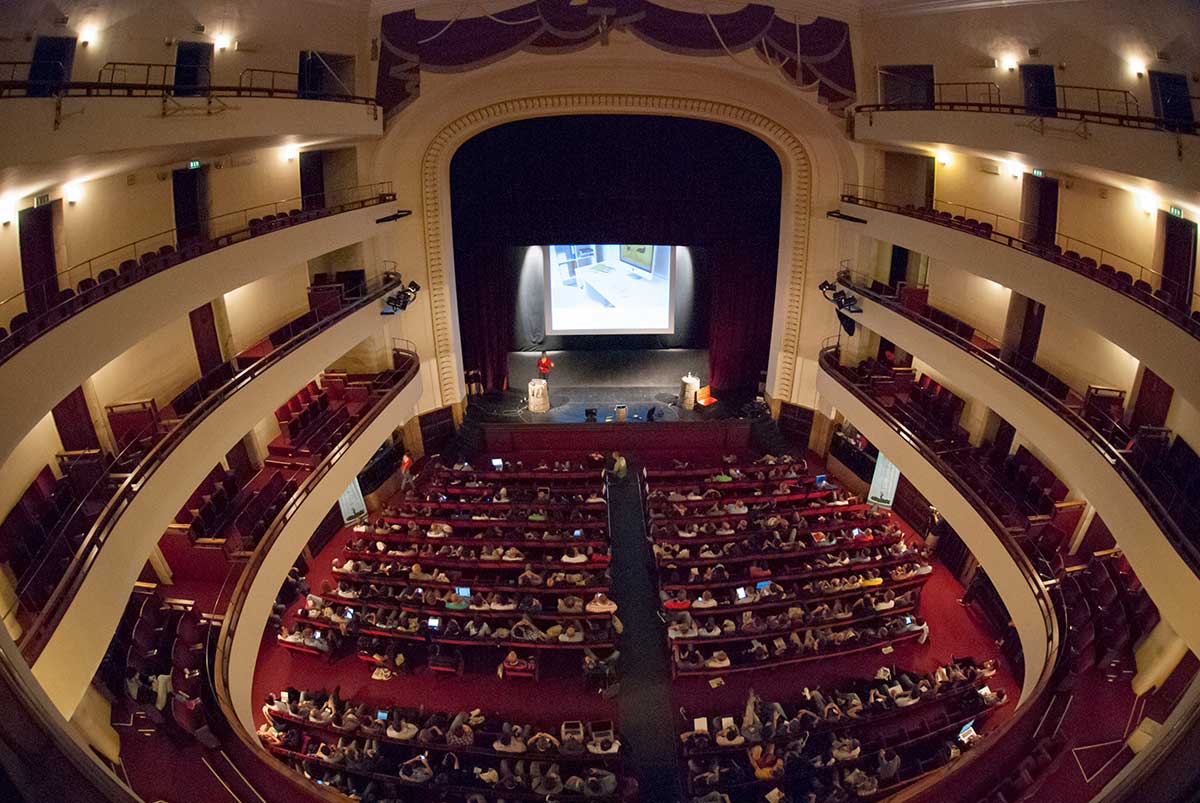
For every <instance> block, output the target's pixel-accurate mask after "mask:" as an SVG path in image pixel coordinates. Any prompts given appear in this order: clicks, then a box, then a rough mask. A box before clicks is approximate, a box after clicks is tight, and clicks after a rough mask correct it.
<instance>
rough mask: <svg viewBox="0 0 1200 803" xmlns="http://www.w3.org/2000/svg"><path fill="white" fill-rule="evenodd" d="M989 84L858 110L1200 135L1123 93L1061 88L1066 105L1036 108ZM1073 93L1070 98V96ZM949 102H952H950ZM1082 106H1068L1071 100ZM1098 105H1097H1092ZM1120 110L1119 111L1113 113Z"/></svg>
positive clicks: (949, 87) (950, 86)
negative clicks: (1149, 112) (978, 115)
mask: <svg viewBox="0 0 1200 803" xmlns="http://www.w3.org/2000/svg"><path fill="white" fill-rule="evenodd" d="M990 87H995V84H989V83H987V82H978V81H977V82H961V81H960V82H950V83H935V84H934V85H933V89H934V99H933V101H932V102H929V103H921V102H910V103H871V104H866V105H862V106H856V107H855V109H854V110H855V112H862V113H864V114H873V113H875V112H892V111H943V112H986V113H990V114H1014V115H1022V116H1030V117H1059V118H1062V119H1065V120H1078V121H1080V122H1085V123H1099V124H1101V125H1113V126H1120V127H1122V128H1139V129H1151V130H1155V131H1171V132H1175V133H1179V134H1193V135H1194V134H1200V122H1198V121H1194V120H1179V119H1173V118H1167V117H1147V116H1144V115H1142V114H1141V113H1140V110H1139V108H1138V106H1137V99H1136V98H1134V97H1133V96H1132V95H1130V94H1129V93H1128V92H1126V91H1125V90H1122V89H1107V88H1104V87H1091V86H1070V85H1067V86H1062V87H1058V88H1057V90H1061V91H1056V96H1057V97H1061V98H1063V100H1062V105H1059V106H1054V107H1050V106H1046V107H1036V106H1033V105H1026V104H1024V103H1020V104H1017V103H1001V102H1000V98H999V88H998V87H997V88H996V89H995V91H994V93H993V90H992V89H991V88H990ZM1068 93H1070V94H1068ZM946 98H949V99H948V100H947V99H946ZM1068 99H1069V100H1070V101H1071V102H1072V103H1077V104H1078V105H1072V106H1068V105H1067V100H1068ZM1093 100H1094V101H1095V103H1094V104H1093V103H1092V101H1093ZM1112 109H1118V111H1112Z"/></svg>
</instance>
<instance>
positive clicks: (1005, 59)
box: [1000, 56, 1017, 72]
mask: <svg viewBox="0 0 1200 803" xmlns="http://www.w3.org/2000/svg"><path fill="white" fill-rule="evenodd" d="M1000 66H1001V67H1003V68H1004V69H1006V70H1008V71H1009V72H1012V71H1013V70H1015V69H1017V57H1016V56H1001V57H1000Z"/></svg>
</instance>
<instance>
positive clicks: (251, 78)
mask: <svg viewBox="0 0 1200 803" xmlns="http://www.w3.org/2000/svg"><path fill="white" fill-rule="evenodd" d="M263 75H265V76H267V77H268V78H269V79H270V81H271V83H270V86H261V85H260V84H259V83H258V81H257V79H258V77H259V76H263ZM276 76H286V77H287V78H288V79H289V81H290V82H291V83H292V85H293V88H292V89H291V90H289V91H295V92H299V90H300V73H298V72H288V71H286V70H267V69H263V68H261V67H247V68H246V69H244V70H242V72H241V74H240V75H238V86H239V87H242V88H243V89H245V90H247V91H250V92H267V93H268V94H269V93H270V92H275V91H278V90H279V87H277V86H276V85H275V78H276ZM300 94H303V95H304V96H305V97H317V96H318V94H316V93H312V94H310V93H308V92H301V93H300Z"/></svg>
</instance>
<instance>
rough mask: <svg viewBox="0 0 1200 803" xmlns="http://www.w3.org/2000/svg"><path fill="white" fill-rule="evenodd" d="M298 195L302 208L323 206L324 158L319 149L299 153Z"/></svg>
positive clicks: (320, 207)
mask: <svg viewBox="0 0 1200 803" xmlns="http://www.w3.org/2000/svg"><path fill="white" fill-rule="evenodd" d="M300 195H301V196H302V198H301V203H302V208H303V209H323V208H324V207H325V159H324V156H323V155H322V152H321V151H303V152H302V153H301V154H300Z"/></svg>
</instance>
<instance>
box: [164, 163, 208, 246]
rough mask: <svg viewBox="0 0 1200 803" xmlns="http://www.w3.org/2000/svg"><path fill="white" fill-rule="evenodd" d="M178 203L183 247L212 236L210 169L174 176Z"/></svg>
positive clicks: (177, 226) (173, 189) (179, 237)
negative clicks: (209, 220)
mask: <svg viewBox="0 0 1200 803" xmlns="http://www.w3.org/2000/svg"><path fill="white" fill-rule="evenodd" d="M171 196H172V199H173V200H174V202H175V229H176V232H175V236H176V239H177V240H178V243H179V246H180V247H182V246H184V245H186V244H187V243H190V242H195V241H196V240H203V239H207V237H208V220H207V218H208V168H207V167H197V168H195V169H185V170H176V171H174V172H173V173H172V174H171Z"/></svg>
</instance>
